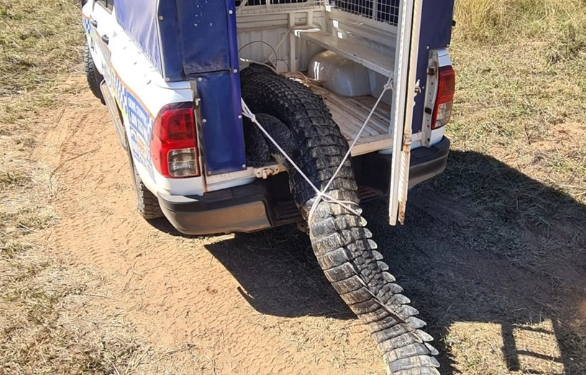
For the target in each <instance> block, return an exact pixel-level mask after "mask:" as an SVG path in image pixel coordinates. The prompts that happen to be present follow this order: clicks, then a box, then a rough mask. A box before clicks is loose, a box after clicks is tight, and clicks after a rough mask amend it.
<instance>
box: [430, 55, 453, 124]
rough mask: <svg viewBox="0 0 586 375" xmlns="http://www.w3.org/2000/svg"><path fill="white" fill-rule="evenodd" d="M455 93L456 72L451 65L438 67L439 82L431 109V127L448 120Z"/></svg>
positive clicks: (450, 115)
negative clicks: (433, 106)
mask: <svg viewBox="0 0 586 375" xmlns="http://www.w3.org/2000/svg"><path fill="white" fill-rule="evenodd" d="M455 93H456V72H454V68H452V67H451V66H444V67H442V68H440V69H439V84H438V90H437V99H436V102H435V108H434V109H433V117H432V119H431V128H432V129H437V128H441V127H442V126H445V125H446V124H447V123H448V122H450V118H451V117H452V109H453V107H454V94H455Z"/></svg>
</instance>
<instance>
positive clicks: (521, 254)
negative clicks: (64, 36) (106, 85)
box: [37, 80, 586, 375]
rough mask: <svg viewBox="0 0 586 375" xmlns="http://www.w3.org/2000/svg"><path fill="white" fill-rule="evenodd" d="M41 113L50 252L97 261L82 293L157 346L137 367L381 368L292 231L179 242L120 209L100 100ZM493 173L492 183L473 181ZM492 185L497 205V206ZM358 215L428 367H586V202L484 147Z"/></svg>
mask: <svg viewBox="0 0 586 375" xmlns="http://www.w3.org/2000/svg"><path fill="white" fill-rule="evenodd" d="M80 85H83V82H81V80H80ZM88 103H90V104H88ZM46 121H47V124H45V126H46V127H47V129H48V134H47V136H46V139H45V141H44V142H43V144H42V147H40V148H38V149H37V156H38V157H40V158H42V159H44V160H45V161H46V162H47V163H48V164H49V165H51V166H52V168H53V169H54V175H53V179H52V182H53V184H55V191H56V192H57V193H56V194H55V198H54V200H53V201H52V202H50V204H52V205H53V206H54V207H55V208H56V210H57V212H58V214H59V216H60V218H61V219H60V221H59V224H58V225H56V226H55V227H53V228H52V232H51V233H50V234H49V235H48V237H47V238H48V241H49V243H50V244H51V247H50V249H51V250H50V251H51V252H52V254H54V255H55V256H57V257H58V258H59V259H61V260H63V261H64V262H66V263H67V264H70V265H71V266H73V267H77V266H80V267H86V268H87V267H90V268H93V269H96V270H98V273H99V275H100V277H102V278H103V281H104V282H103V283H102V284H101V285H102V288H103V290H94V291H90V292H91V293H92V294H94V295H95V298H96V299H95V301H97V302H96V303H95V304H94V307H93V308H100V309H103V311H104V314H106V315H110V316H120V317H123V318H124V319H126V320H128V321H130V322H131V323H132V324H133V325H134V326H135V327H136V330H137V331H138V332H139V333H140V335H141V336H143V337H144V338H145V340H146V342H148V343H149V345H152V347H154V348H157V350H159V352H160V353H163V354H164V357H165V360H164V361H159V360H157V359H155V358H150V357H149V356H147V355H145V357H144V358H141V361H142V363H143V365H144V366H145V367H144V368H143V370H141V371H140V372H148V373H165V372H166V371H167V370H168V368H167V367H166V366H168V364H169V363H173V364H174V367H173V372H178V373H185V374H199V373H201V374H256V375H264V374H383V373H384V372H383V366H382V363H381V361H380V357H379V354H378V352H377V351H376V348H375V347H374V344H373V343H372V342H371V340H370V338H369V336H368V335H367V333H366V330H365V329H364V328H363V327H362V326H361V324H360V323H359V322H358V321H357V320H356V319H355V318H354V317H353V316H352V314H351V313H350V311H349V310H348V309H347V308H346V306H345V305H344V303H343V302H342V301H341V300H340V299H339V297H338V296H337V295H336V293H335V292H334V291H333V289H332V288H331V287H330V286H329V285H328V283H327V282H326V280H325V278H324V277H323V275H322V274H321V271H320V270H319V268H318V266H317V264H316V262H315V260H314V259H313V254H312V253H311V249H310V248H309V241H308V239H307V238H306V237H305V236H304V235H302V234H300V233H298V232H297V231H296V230H295V228H292V227H285V228H278V229H275V230H271V231H267V232H263V233H258V234H252V235H227V236H215V237H205V238H186V237H183V236H180V235H179V234H178V233H177V232H175V231H174V230H173V229H172V228H171V227H170V226H169V224H168V223H167V222H166V221H165V220H159V221H155V222H153V223H148V222H146V221H144V220H142V219H141V218H140V217H139V216H138V214H136V213H135V212H134V202H133V194H132V191H131V185H130V175H129V167H128V165H127V160H126V156H125V153H124V151H123V150H122V149H121V147H119V145H118V144H117V139H116V137H115V133H114V129H113V126H112V124H111V122H110V118H109V115H108V113H107V111H106V109H105V108H104V107H102V106H100V105H99V103H98V102H97V101H96V100H95V99H94V98H93V97H92V96H91V94H90V93H89V92H87V91H82V94H81V95H77V96H71V98H70V99H69V103H68V105H67V106H66V107H63V108H59V109H55V111H54V112H52V113H51V114H50V116H47V118H46ZM49 124H50V125H49ZM466 171H468V172H470V173H464V172H466ZM491 178H492V179H494V180H495V181H496V182H495V183H496V184H500V185H499V186H503V189H502V191H500V190H499V191H492V192H487V191H485V190H483V189H482V183H480V182H483V181H484V182H486V181H487V180H488V179H491ZM454 181H456V182H454ZM479 181H480V182H479ZM507 183H508V184H510V185H506V184H507ZM521 187H523V189H526V190H519V189H521ZM527 189H528V190H527ZM529 193H531V194H533V195H531V194H529ZM490 194H497V195H498V194H501V198H502V194H506V197H507V199H508V200H509V203H510V204H509V205H507V206H498V205H495V204H493V203H491V202H493V201H492V200H491V198H490ZM526 196H531V197H532V198H531V199H529V201H535V202H540V201H539V200H537V198H535V197H536V196H537V197H539V198H540V199H548V200H549V201H553V202H555V203H556V207H557V208H558V210H557V211H555V212H550V213H551V215H554V218H555V223H557V224H556V225H555V226H552V225H541V224H540V223H539V222H535V221H534V220H533V216H531V214H532V213H533V211H532V210H533V209H534V208H531V207H532V206H531V205H530V204H529V202H528V201H527V200H526V199H524V197H526ZM530 206H531V207H530ZM540 209H541V208H539V206H538V208H537V210H540ZM543 209H544V210H547V211H549V210H550V209H549V207H545V208H543ZM365 214H366V216H367V219H368V220H369V222H370V228H371V229H372V231H373V232H374V234H375V239H377V242H379V244H380V245H381V248H382V249H383V251H384V253H385V256H387V257H388V260H389V263H390V265H391V270H392V271H393V273H395V274H396V275H397V276H398V278H399V282H400V283H401V284H402V285H403V286H404V287H405V289H406V294H407V295H408V296H409V297H410V298H411V299H412V300H413V304H414V306H415V307H417V308H418V309H419V310H420V311H421V312H422V318H423V319H425V320H426V321H428V323H429V324H430V326H429V331H430V332H431V333H433V334H434V336H435V337H436V338H437V346H438V348H439V349H441V351H442V353H443V354H442V356H441V358H440V360H441V362H442V365H443V367H442V373H445V374H452V373H454V374H456V373H462V372H461V369H462V368H464V369H466V372H465V373H466V374H509V373H511V374H513V373H519V374H520V373H536V374H537V373H539V374H565V373H567V374H570V373H571V374H578V373H579V372H572V371H579V370H576V369H579V368H582V369H583V368H586V367H580V366H582V365H583V364H582V363H576V361H575V360H574V359H572V353H574V352H575V350H578V349H576V346H580V345H582V343H584V340H583V338H584V335H585V323H584V321H585V319H586V316H585V315H586V313H585V312H584V311H585V310H586V308H585V306H586V302H585V301H586V280H585V278H584V274H585V272H586V266H585V264H586V253H585V250H584V249H586V246H585V244H586V240H585V238H586V235H585V233H584V229H583V228H586V225H585V224H586V208H585V207H584V206H582V205H580V204H578V203H576V202H574V201H572V200H571V199H569V198H568V197H566V196H563V195H561V194H560V193H557V192H554V191H552V190H551V189H548V188H546V187H544V186H542V185H540V184H539V183H536V182H535V181H531V180H529V179H527V178H526V177H524V176H523V175H522V174H520V173H519V172H516V171H513V170H510V169H509V168H507V167H506V166H505V165H503V164H501V163H499V162H497V161H495V160H493V159H491V158H489V157H485V156H482V155H479V154H474V153H465V152H456V153H454V154H453V156H452V160H451V167H450V169H448V171H447V173H446V175H445V176H444V177H442V178H441V179H439V180H438V181H437V182H436V183H433V184H429V185H426V186H424V187H421V188H418V189H416V190H415V191H413V192H412V195H411V204H410V209H409V210H408V217H409V220H408V224H407V225H406V226H405V227H404V228H400V229H393V228H389V227H388V226H387V225H386V224H385V223H386V220H385V203H384V202H375V203H371V204H368V205H366V209H365ZM555 215H557V216H555ZM537 216H539V215H537ZM552 222H553V221H552ZM90 292H88V293H90ZM96 304H97V305H96ZM96 306H97V307H96ZM580 350H581V349H580ZM138 368H140V366H139V367H138ZM565 371H567V372H565Z"/></svg>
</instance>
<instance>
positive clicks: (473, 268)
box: [162, 152, 586, 375]
mask: <svg viewBox="0 0 586 375" xmlns="http://www.w3.org/2000/svg"><path fill="white" fill-rule="evenodd" d="M407 212H408V213H407V218H408V219H407V223H406V225H405V226H403V227H401V228H391V227H389V226H388V225H387V205H386V202H384V201H377V202H370V203H367V204H365V205H364V215H365V217H366V219H367V220H368V221H369V229H371V231H372V232H373V233H374V239H375V240H376V241H377V243H378V244H379V247H380V249H381V250H382V252H384V255H385V258H386V260H387V262H388V263H389V265H390V267H391V271H392V272H393V273H394V274H395V276H396V277H397V279H398V280H399V282H400V284H401V285H402V286H403V287H404V288H405V290H406V294H407V295H408V296H409V297H410V298H411V299H412V301H413V305H414V306H415V307H416V308H418V309H419V310H420V311H421V317H422V318H423V319H424V320H426V321H427V322H428V323H429V327H428V331H429V332H430V333H431V334H432V335H434V336H435V337H436V338H437V342H436V346H438V348H439V349H441V350H440V351H441V352H442V353H444V354H443V357H440V362H442V373H443V374H457V373H460V372H458V371H457V370H456V368H457V364H456V363H454V357H455V356H454V353H455V352H454V351H457V350H461V348H464V349H466V346H465V345H460V344H461V343H458V342H455V341H457V340H458V339H459V338H458V337H456V338H454V337H452V336H453V335H450V330H451V327H452V325H453V324H454V323H456V322H480V323H494V324H495V325H497V326H499V327H500V335H501V337H500V344H499V345H496V347H495V348H493V349H494V350H496V351H500V352H501V353H496V354H504V357H505V359H506V361H507V363H506V365H507V368H508V370H509V371H511V372H514V371H521V372H522V373H533V374H547V373H548V372H547V371H550V370H543V369H542V368H540V367H539V366H536V367H534V368H526V367H525V366H522V363H521V362H522V361H521V359H522V358H537V359H541V360H545V361H549V362H556V363H559V366H560V368H562V370H561V371H562V373H563V372H564V371H565V373H566V374H568V375H569V374H581V373H583V371H584V369H586V363H583V361H584V353H582V352H583V351H584V345H585V343H586V340H585V337H586V323H585V322H586V316H584V315H586V311H585V310H586V277H585V274H586V233H585V230H586V207H585V206H584V205H581V204H580V203H578V202H576V201H575V200H573V199H572V198H571V197H569V196H567V195H565V194H563V193H560V192H558V191H556V190H554V189H552V188H550V187H547V186H545V185H543V184H541V183H539V182H537V181H535V180H532V179H530V178H528V177H527V176H525V175H523V174H522V173H520V172H518V171H516V170H513V169H511V168H509V167H508V166H506V165H505V164H503V163H501V162H499V161H497V160H495V159H493V158H491V157H488V156H485V155H481V154H477V153H473V152H453V153H452V155H451V156H450V161H449V163H448V169H447V171H446V173H445V174H444V175H442V176H441V177H438V178H437V179H435V180H434V181H432V182H429V183H427V184H425V185H423V186H420V187H418V188H416V189H414V190H413V191H411V193H410V198H409V206H408V211H407ZM162 229H163V228H162ZM163 230H165V229H163ZM167 230H168V228H167ZM167 230H166V231H167ZM207 248H208V250H209V251H210V252H211V253H212V254H213V255H214V256H215V257H216V258H217V259H218V260H219V261H220V262H222V263H223V264H224V265H225V267H226V268H227V269H228V270H229V271H230V272H231V273H232V274H233V275H234V277H235V278H236V279H237V280H238V281H239V282H240V284H241V285H242V287H243V290H242V291H241V292H242V294H243V296H244V298H246V299H247V300H248V301H249V302H250V304H251V305H252V306H253V307H254V308H255V309H257V310H258V311H259V312H262V313H265V314H272V315H278V316H284V317H297V316H306V315H314V316H315V315H323V316H328V317H334V318H340V319H349V318H353V315H352V313H351V312H350V311H349V309H348V308H347V307H346V306H345V305H344V303H343V302H342V301H341V300H340V299H339V297H338V296H337V295H336V293H335V292H334V290H333V289H332V288H331V287H330V286H329V284H328V282H327V281H326V280H325V277H324V276H323V274H322V272H321V271H320V269H319V267H318V265H317V262H316V261H315V259H314V257H313V253H312V252H311V248H310V243H309V240H308V238H307V236H306V235H304V234H302V233H299V232H298V231H297V230H296V229H295V228H294V227H284V228H277V229H274V230H271V231H266V232H262V233H257V234H249V235H236V236H235V237H234V238H231V239H228V240H225V241H220V242H217V243H215V244H212V245H208V246H207ZM581 309H582V311H580V310H581ZM580 314H583V315H582V316H580ZM544 320H551V324H552V331H551V332H549V333H551V334H552V335H554V337H555V340H557V342H558V347H559V352H560V353H561V355H560V354H559V353H558V355H557V356H548V355H544V354H542V353H538V352H533V351H531V348H530V347H527V346H526V345H525V344H523V345H521V344H520V343H518V342H517V339H518V338H517V336H516V335H515V334H514V332H516V331H518V330H529V331H531V330H534V329H533V328H529V327H527V326H526V325H530V324H536V323H539V322H542V321H544ZM537 331H539V329H537ZM543 331H544V332H545V331H547V330H543ZM542 333H543V332H542ZM454 340H455V341H454ZM555 340H554V341H555ZM471 347H472V348H473V347H474V345H472V346H471ZM459 348H460V349H459ZM480 355H481V356H491V355H495V354H494V353H491V352H486V353H480ZM458 358H460V357H458ZM484 362H485V363H486V361H484ZM479 373H482V372H479Z"/></svg>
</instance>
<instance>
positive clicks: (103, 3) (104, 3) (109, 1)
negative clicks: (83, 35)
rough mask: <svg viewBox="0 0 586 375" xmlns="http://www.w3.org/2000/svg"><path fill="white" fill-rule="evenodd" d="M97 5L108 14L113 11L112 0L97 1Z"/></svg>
mask: <svg viewBox="0 0 586 375" xmlns="http://www.w3.org/2000/svg"><path fill="white" fill-rule="evenodd" d="M97 2H98V4H100V5H101V6H102V7H104V8H106V9H108V10H109V11H110V12H111V11H112V9H114V0H98V1H97Z"/></svg>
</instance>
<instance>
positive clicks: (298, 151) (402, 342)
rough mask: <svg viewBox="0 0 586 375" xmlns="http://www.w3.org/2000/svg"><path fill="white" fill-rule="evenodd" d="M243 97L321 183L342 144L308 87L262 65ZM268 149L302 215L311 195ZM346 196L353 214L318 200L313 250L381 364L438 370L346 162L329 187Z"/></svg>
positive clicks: (407, 370)
mask: <svg viewBox="0 0 586 375" xmlns="http://www.w3.org/2000/svg"><path fill="white" fill-rule="evenodd" d="M241 80H242V96H243V98H244V100H245V101H246V103H247V104H248V106H249V107H250V109H251V111H252V112H254V113H255V114H256V116H257V120H258V121H259V122H260V123H261V124H262V125H263V126H264V127H265V128H266V129H267V131H268V132H269V134H270V135H271V136H272V137H273V138H274V139H276V141H277V142H278V143H279V145H280V146H281V147H282V148H283V149H284V150H285V152H286V153H287V154H288V155H289V156H291V158H292V159H293V161H294V162H295V163H296V164H297V165H298V166H299V167H300V169H301V170H302V171H303V172H304V174H305V175H306V176H307V177H308V178H309V179H310V180H311V181H312V183H313V184H314V185H315V186H316V187H317V188H319V189H320V190H321V189H324V188H325V186H326V185H327V183H328V181H329V180H330V178H331V177H332V176H333V174H334V173H335V171H336V169H337V167H338V165H339V164H340V163H341V162H342V159H343V157H344V155H345V154H346V152H347V150H348V143H347V141H346V139H345V138H344V137H343V135H342V134H341V132H340V129H339V128H338V126H337V125H336V124H335V123H334V121H333V120H332V117H331V115H330V113H329V111H328V109H327V107H326V106H325V104H324V102H323V101H322V100H321V99H320V98H319V97H318V96H316V95H315V94H313V93H312V92H311V90H309V89H307V88H306V87H304V86H302V85H301V84H298V83H296V82H293V81H291V80H289V79H286V78H284V77H282V76H280V75H277V74H274V73H272V72H271V71H270V70H267V69H264V68H262V67H256V66H255V67H251V68H248V69H245V70H243V71H242V74H241ZM267 143H268V145H269V148H270V150H271V153H272V154H273V155H274V156H275V158H277V160H278V161H279V162H282V163H283V164H285V165H286V166H287V169H288V171H289V185H290V188H291V192H292V194H293V196H294V199H295V202H296V204H297V206H298V207H299V209H300V210H301V213H302V215H303V216H304V217H305V218H306V219H307V217H308V214H309V211H310V210H311V208H312V206H313V204H314V202H315V200H316V193H315V191H314V190H313V189H312V187H311V186H310V185H309V183H308V182H307V181H306V180H305V179H304V178H303V177H302V176H301V175H300V174H299V173H298V172H297V171H296V170H295V169H294V168H293V167H292V166H291V165H288V162H287V161H286V160H285V159H284V157H283V155H281V154H280V152H279V151H278V150H277V149H276V148H275V147H274V146H273V145H272V144H271V143H270V142H268V141H267ZM326 193H327V194H328V195H329V196H331V197H332V198H335V199H337V200H340V201H345V202H352V203H354V204H353V205H352V206H353V207H354V208H355V209H356V212H355V213H352V212H350V211H348V210H347V209H345V208H344V207H342V206H341V205H340V204H338V203H332V202H326V201H321V202H320V203H319V204H318V205H317V207H316V209H315V211H314V214H313V218H312V222H310V223H308V225H309V235H310V239H311V243H312V248H313V251H314V253H315V255H316V257H317V260H318V263H319V264H320V266H321V268H322V270H323V271H324V273H325V276H326V277H327V279H328V280H329V281H330V282H331V283H332V286H333V287H334V289H335V290H336V291H337V292H338V294H339V295H340V297H341V298H342V299H343V300H344V301H345V302H346V304H347V305H348V306H349V307H350V309H352V311H353V312H354V313H355V314H356V315H357V316H358V317H359V318H360V320H361V321H362V322H363V323H364V324H366V325H367V327H368V329H369V330H370V332H371V335H372V337H373V339H374V340H375V342H376V344H377V346H378V348H379V349H380V351H381V352H382V353H383V359H384V361H385V364H386V367H387V370H388V372H389V373H390V374H396V375H437V374H439V372H438V370H437V367H439V364H438V362H437V360H436V359H435V358H434V356H435V355H436V354H438V353H437V350H436V349H434V348H433V347H432V346H431V345H429V344H428V343H427V342H428V341H431V340H432V338H431V336H429V335H428V334H427V333H425V332H423V331H422V330H421V329H420V328H422V327H424V326H425V322H423V321H422V320H420V319H418V318H416V317H415V315H417V314H418V311H417V310H416V309H414V308H413V307H411V306H410V305H409V303H410V300H409V299H408V298H407V297H405V296H404V295H403V294H401V292H402V291H403V289H402V288H401V287H400V286H399V285H397V284H396V283H395V278H394V277H393V276H392V275H391V274H390V273H389V272H387V271H388V269H389V267H388V266H387V264H386V263H384V262H383V257H382V255H381V253H379V252H378V251H376V249H377V245H376V243H375V242H374V241H373V240H372V239H371V237H372V234H371V232H370V231H369V230H368V229H366V221H365V220H364V219H363V218H362V217H361V216H360V215H359V214H358V215H357V214H356V213H360V212H361V211H360V209H359V208H357V204H358V203H359V200H358V195H357V185H356V182H355V180H354V174H353V170H352V166H351V164H350V160H347V161H346V162H345V163H344V165H343V167H342V169H341V170H340V172H339V174H338V175H337V176H336V178H335V179H334V181H333V182H332V184H331V185H330V187H329V189H328V191H327V192H326Z"/></svg>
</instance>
